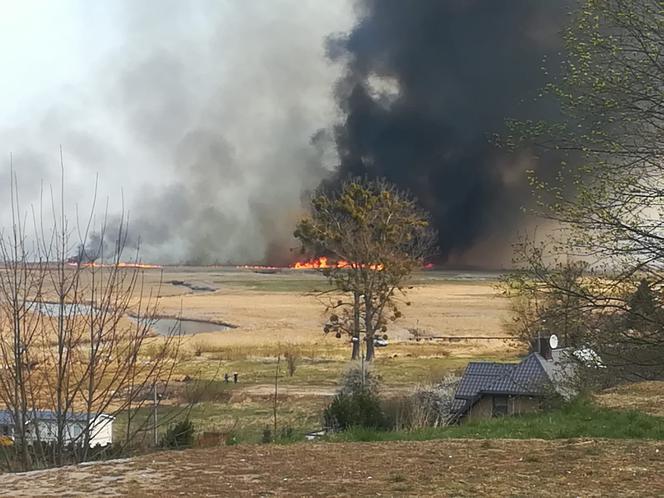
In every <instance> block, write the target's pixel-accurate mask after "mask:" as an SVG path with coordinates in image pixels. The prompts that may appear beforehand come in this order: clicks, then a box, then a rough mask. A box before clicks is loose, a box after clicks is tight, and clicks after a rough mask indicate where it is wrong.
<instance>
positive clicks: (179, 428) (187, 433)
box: [161, 418, 194, 448]
mask: <svg viewBox="0 0 664 498" xmlns="http://www.w3.org/2000/svg"><path fill="white" fill-rule="evenodd" d="M193 444H194V424H192V423H191V420H189V419H188V418H186V419H184V420H181V421H180V422H177V423H176V424H173V425H171V426H170V427H169V428H168V430H167V431H166V434H164V437H163V438H162V439H161V447H162V448H188V447H190V446H192V445H193Z"/></svg>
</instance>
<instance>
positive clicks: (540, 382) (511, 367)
mask: <svg viewBox="0 0 664 498" xmlns="http://www.w3.org/2000/svg"><path fill="white" fill-rule="evenodd" d="M555 360H558V361H555ZM565 365H566V362H565V361H564V359H563V358H562V357H561V356H559V353H558V354H557V355H556V356H554V361H547V360H545V359H544V358H543V357H542V356H541V355H540V354H538V353H532V354H530V355H528V356H526V357H525V358H524V359H523V360H522V361H521V362H520V363H493V362H471V363H469V364H468V366H467V367H466V371H465V372H464V374H463V377H462V378H461V381H460V382H459V386H458V388H457V391H456V393H455V395H454V397H455V401H454V403H453V406H452V410H453V411H454V412H456V413H457V414H458V415H459V416H460V415H461V414H463V413H464V412H465V411H466V410H468V409H469V408H470V407H471V406H472V405H473V404H474V403H475V402H476V401H477V400H478V399H479V398H480V397H481V395H483V394H504V395H512V396H543V395H546V394H548V393H550V392H551V390H552V386H553V387H555V389H556V390H558V392H559V393H560V394H561V395H563V396H564V393H563V392H561V389H560V388H559V386H557V385H556V384H558V383H559V380H560V377H561V375H560V373H561V372H562V371H563V370H565V369H566V368H567V369H569V368H572V367H570V366H569V364H567V366H565Z"/></svg>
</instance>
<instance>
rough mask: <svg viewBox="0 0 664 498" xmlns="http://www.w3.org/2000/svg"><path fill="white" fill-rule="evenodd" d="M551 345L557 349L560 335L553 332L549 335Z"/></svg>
mask: <svg viewBox="0 0 664 498" xmlns="http://www.w3.org/2000/svg"><path fill="white" fill-rule="evenodd" d="M549 346H551V349H556V348H557V347H558V336H557V335H555V334H552V335H551V337H549Z"/></svg>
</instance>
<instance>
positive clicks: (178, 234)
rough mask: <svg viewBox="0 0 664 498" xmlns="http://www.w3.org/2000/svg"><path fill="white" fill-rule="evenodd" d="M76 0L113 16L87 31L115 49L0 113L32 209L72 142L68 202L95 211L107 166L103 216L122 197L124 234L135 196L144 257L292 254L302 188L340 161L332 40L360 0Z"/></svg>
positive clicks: (254, 258)
mask: <svg viewBox="0 0 664 498" xmlns="http://www.w3.org/2000/svg"><path fill="white" fill-rule="evenodd" d="M76 5H77V7H76V9H77V10H76V12H78V14H76V15H80V22H81V24H85V23H88V24H92V25H94V26H98V27H99V29H100V33H99V38H96V37H95V34H94V33H90V35H91V36H90V38H89V39H88V40H87V42H88V43H90V44H98V43H101V41H100V39H101V38H102V36H105V37H106V39H105V42H104V45H105V46H107V50H106V51H105V52H104V55H103V57H101V58H100V60H98V61H95V63H94V64H92V63H90V65H89V66H87V65H86V67H85V70H83V71H81V73H82V74H84V76H83V77H82V79H81V80H80V81H76V82H74V83H72V84H71V85H68V86H66V87H64V88H57V89H51V94H52V95H50V96H49V98H48V99H46V100H45V101H46V102H47V103H46V104H45V105H43V106H41V107H40V106H39V105H37V104H35V105H34V106H33V108H31V109H30V110H29V112H26V113H25V115H22V116H21V119H20V120H16V121H12V122H11V123H7V122H5V123H2V126H0V143H2V147H3V149H5V150H6V151H7V152H9V151H12V152H13V155H14V158H15V159H14V166H15V169H16V170H17V173H18V177H19V182H20V185H21V190H22V193H23V202H24V204H25V205H26V209H27V204H28V203H31V202H32V203H34V202H36V200H37V197H38V195H39V191H40V181H41V180H43V181H44V184H45V185H51V184H54V185H56V186H57V185H58V183H59V176H60V169H59V164H58V162H59V158H58V147H59V145H60V144H61V145H62V147H63V150H64V162H65V167H66V170H65V172H66V190H67V193H68V196H67V197H68V204H71V203H73V202H77V203H80V204H82V206H81V207H80V208H79V211H80V212H81V213H84V212H85V211H86V207H89V205H90V202H91V198H92V187H93V185H94V182H95V175H96V174H97V173H98V174H99V183H100V194H99V201H98V216H97V222H98V223H100V222H101V218H102V216H103V211H104V205H105V202H106V201H105V199H106V197H107V196H108V198H109V202H110V205H109V213H110V216H109V218H108V222H109V228H108V229H107V231H106V233H107V234H108V236H109V237H110V238H111V239H112V238H113V235H112V234H113V232H114V231H113V228H114V227H116V226H117V225H118V219H119V218H118V216H119V214H118V213H119V211H120V210H121V208H122V206H121V205H122V204H123V206H124V210H125V214H126V215H127V216H128V217H129V230H130V234H129V239H128V240H129V245H130V249H132V248H133V247H134V246H136V245H137V244H138V242H139V240H140V245H141V255H142V258H143V259H144V260H149V261H154V262H156V261H158V262H168V263H176V262H189V263H214V262H220V263H225V262H233V263H235V262H260V261H270V262H273V263H276V262H284V261H285V260H287V259H288V258H289V257H292V255H291V254H290V253H289V248H290V247H293V246H294V245H295V244H296V243H295V241H294V240H293V239H292V232H293V226H294V224H295V221H296V219H297V218H298V217H299V216H301V215H302V209H303V208H302V202H301V199H302V192H304V191H307V190H310V189H313V188H315V186H316V185H318V183H319V182H320V181H321V179H323V178H324V177H326V176H328V175H329V174H330V171H331V170H332V169H333V168H334V166H335V164H336V163H337V160H336V153H335V150H334V142H333V140H332V136H331V134H330V133H326V132H318V131H317V130H321V129H323V128H326V127H329V126H330V123H332V122H334V121H336V119H337V109H336V105H335V102H334V96H333V87H334V82H335V80H336V79H337V78H338V76H339V70H340V68H339V66H338V65H335V64H334V63H333V62H331V61H330V60H329V59H328V58H327V57H326V54H325V43H324V42H325V39H326V37H327V36H328V35H329V33H331V32H338V31H345V30H348V29H349V28H350V26H351V25H352V20H353V13H352V10H351V8H350V4H349V3H347V2H345V1H340V2H336V1H335V2H330V3H327V2H320V1H314V0H309V1H301V0H270V1H255V2H254V1H252V2H236V1H221V0H200V1H197V2H181V1H179V0H142V1H140V2H136V1H133V0H131V1H130V0H125V1H118V2H111V3H109V4H104V5H96V6H95V5H92V4H91V3H90V2H86V1H80V2H78V3H76ZM72 15H73V14H72ZM104 30H105V31H104ZM89 31H94V30H89ZM101 31H104V32H101ZM86 64H87V63H86ZM44 71H45V72H48V69H47V68H44ZM312 137H314V138H312ZM5 169H6V168H3V171H2V172H3V173H4V170H5ZM6 185H8V182H6V183H5V186H6ZM0 188H4V186H2V187H0ZM56 192H57V188H56ZM5 193H6V192H5ZM47 194H48V190H47ZM47 196H48V195H47ZM122 196H123V197H124V203H122V201H121V199H122ZM72 216H73V215H72ZM72 224H73V220H72ZM98 239H99V234H98V233H94V234H93V236H92V240H91V241H90V243H91V245H92V246H100V245H101V244H104V243H110V242H109V241H106V242H102V241H100V240H98ZM93 249H94V248H93V247H91V250H90V252H91V253H93V252H94V250H93ZM72 251H73V252H74V253H75V251H76V245H75V244H74V245H73V247H72ZM128 255H131V251H129V252H128Z"/></svg>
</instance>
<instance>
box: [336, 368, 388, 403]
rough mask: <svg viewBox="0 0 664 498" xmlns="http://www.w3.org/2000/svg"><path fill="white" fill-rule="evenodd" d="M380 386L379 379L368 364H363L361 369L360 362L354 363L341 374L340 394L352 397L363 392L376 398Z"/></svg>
mask: <svg viewBox="0 0 664 498" xmlns="http://www.w3.org/2000/svg"><path fill="white" fill-rule="evenodd" d="M380 384H381V379H380V377H379V376H378V375H376V374H375V373H374V371H373V369H372V368H371V367H370V366H369V365H368V364H366V363H365V364H364V368H363V367H362V364H361V363H360V362H355V363H352V364H351V366H350V367H349V368H347V369H346V371H345V372H344V373H343V376H342V378H341V388H340V393H341V394H345V395H352V394H356V393H360V392H363V391H364V392H367V393H371V394H373V395H375V396H377V395H378V391H379V390H380Z"/></svg>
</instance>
